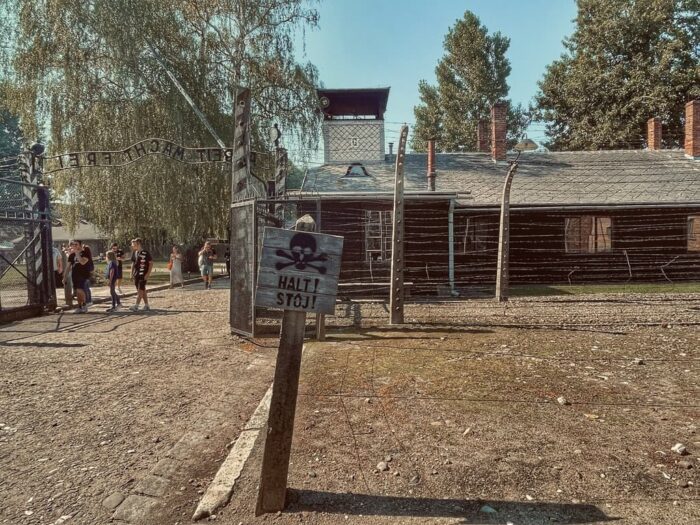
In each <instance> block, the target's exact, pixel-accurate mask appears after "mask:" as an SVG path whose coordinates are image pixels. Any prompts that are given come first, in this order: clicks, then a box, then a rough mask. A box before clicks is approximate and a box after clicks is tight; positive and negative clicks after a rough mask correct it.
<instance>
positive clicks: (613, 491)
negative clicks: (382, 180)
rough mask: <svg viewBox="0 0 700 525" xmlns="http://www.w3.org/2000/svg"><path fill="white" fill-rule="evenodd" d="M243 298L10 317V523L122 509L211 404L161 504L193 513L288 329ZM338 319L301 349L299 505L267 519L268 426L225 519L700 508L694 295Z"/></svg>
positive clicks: (5, 428)
mask: <svg viewBox="0 0 700 525" xmlns="http://www.w3.org/2000/svg"><path fill="white" fill-rule="evenodd" d="M226 285H227V282H225V281H224V282H220V283H218V286H219V287H220V288H223V287H225V286H226ZM227 301H228V294H227V292H226V291H225V290H223V289H220V290H213V291H210V292H205V291H204V290H201V286H200V287H188V288H187V289H185V291H180V290H174V291H165V292H158V293H156V294H154V297H153V301H152V303H153V305H154V306H155V307H156V309H157V311H156V312H154V313H151V314H149V315H143V314H123V315H122V314H119V315H115V316H108V315H106V314H103V313H99V310H98V308H94V309H93V310H92V312H91V313H90V314H88V315H84V316H83V315H62V316H48V317H44V318H40V319H34V320H29V321H26V322H22V323H16V324H13V325H10V326H5V327H2V329H0V423H1V424H2V426H0V472H2V475H1V476H0V493H1V494H2V499H3V501H2V505H0V523H12V524H14V523H18V524H22V523H48V524H53V523H56V520H57V519H58V518H59V517H60V516H63V515H68V514H70V515H71V516H72V517H71V518H70V521H68V522H67V525H71V524H72V523H86V524H88V523H90V524H91V523H106V522H108V521H109V519H110V516H111V512H110V511H108V510H107V509H105V508H104V507H103V506H102V500H103V499H104V498H106V497H107V496H109V495H111V494H113V493H114V492H117V491H121V492H124V493H128V492H129V490H130V489H131V487H133V485H134V484H135V483H137V482H138V480H140V479H142V478H143V477H144V476H146V475H147V473H148V472H149V471H150V470H151V469H152V468H153V466H154V465H155V464H156V463H157V462H158V460H159V459H160V458H162V457H163V456H164V454H165V453H166V451H167V450H168V449H169V448H170V447H172V446H173V444H174V443H175V442H177V441H178V439H179V438H180V437H181V436H182V435H183V434H184V433H185V432H187V431H188V430H189V429H190V428H191V427H192V425H193V424H194V423H196V422H197V421H198V420H199V419H201V418H203V417H205V416H206V414H207V413H210V412H212V411H213V412H216V413H217V414H222V415H224V418H223V423H222V424H221V425H220V426H219V427H218V428H217V429H216V431H215V432H213V433H212V435H211V444H210V445H211V446H209V447H207V450H206V451H199V452H198V453H197V454H198V455H197V456H196V457H195V458H194V460H195V461H194V463H193V465H194V466H192V467H190V468H189V470H187V471H186V472H183V473H182V475H181V479H180V480H179V482H178V483H176V484H175V485H173V487H171V489H170V490H169V491H168V492H167V494H165V496H164V497H163V502H162V505H161V506H159V507H158V509H157V511H156V512H154V513H153V514H152V515H151V517H150V518H149V519H148V520H146V521H144V523H148V524H154V525H160V524H163V525H165V524H170V525H174V524H176V523H179V524H183V523H187V522H190V516H191V515H192V513H193V512H194V509H195V507H196V505H197V502H198V500H199V498H200V497H201V496H200V492H201V491H203V490H204V489H205V488H206V486H207V484H208V483H209V482H210V481H211V479H212V478H213V476H214V474H215V472H216V470H217V468H218V466H219V465H220V464H221V462H222V460H223V458H224V457H225V456H226V454H227V447H226V445H227V444H228V443H229V442H231V441H232V440H234V439H235V438H236V437H237V435H238V433H239V431H240V429H241V426H242V425H243V424H244V423H245V421H246V420H247V419H248V417H249V416H250V414H251V413H252V412H253V410H254V409H255V407H256V406H257V404H258V402H259V400H260V398H261V397H262V395H263V393H264V391H265V390H266V389H267V387H268V385H269V382H270V380H271V377H272V372H273V366H274V354H275V350H276V341H275V340H271V339H267V340H257V341H255V342H252V343H248V342H243V341H241V340H238V339H236V338H234V337H232V336H230V335H229V329H228V324H227V319H228V316H227V304H228V303H227ZM337 314H338V315H337V316H336V317H334V318H329V322H328V324H329V326H330V327H331V328H330V329H329V339H328V341H327V342H325V343H309V344H307V348H306V352H305V354H304V358H303V363H302V378H301V384H300V396H299V401H298V408H297V418H296V425H295V437H294V444H293V449H292V464H291V467H290V475H289V487H290V491H289V507H288V509H287V510H286V511H285V512H284V513H282V514H280V515H269V516H262V517H259V518H255V517H254V516H253V515H252V509H253V508H254V503H255V498H256V484H257V479H258V476H259V472H260V460H261V457H260V456H261V450H262V446H261V445H262V444H261V443H258V444H256V447H255V449H254V452H253V455H252V456H251V459H250V461H249V462H248V464H247V465H246V468H245V469H244V471H243V474H242V476H241V478H240V480H239V482H238V484H237V488H236V491H235V493H234V496H233V498H232V501H231V503H230V504H229V506H228V507H226V508H224V509H223V510H222V511H221V512H220V513H219V514H218V515H217V516H216V520H217V521H218V522H221V523H225V524H236V525H237V524H240V523H244V524H249V523H267V522H274V523H282V524H291V523H300V522H303V523H313V524H320V525H330V524H336V523H357V524H362V525H365V524H366V525H374V524H385V523H386V524H388V523H391V524H394V523H411V524H417V523H430V524H433V523H435V524H438V523H439V524H442V523H450V524H456V523H461V524H467V523H481V524H486V523H500V524H505V523H507V522H511V523H513V524H518V525H524V524H529V525H534V524H543V523H606V522H608V521H613V520H618V521H620V522H621V523H624V524H625V525H627V524H640V525H641V524H652V523H653V524H666V523H668V524H671V523H673V524H685V523H688V524H691V523H697V522H700V503H699V502H700V498H699V497H698V496H699V495H700V494H698V486H699V484H700V476H699V475H698V469H699V468H700V462H698V457H700V436H698V434H697V428H696V425H697V417H698V412H699V410H698V409H699V408H700V405H698V400H699V399H700V396H699V395H698V394H700V389H699V387H698V385H699V382H698V379H699V378H698V362H699V360H700V355H699V354H698V349H699V348H700V329H699V328H698V326H699V325H700V295H699V294H685V295H625V296H615V295H610V296H600V295H597V296H593V297H591V296H586V297H584V298H574V297H554V298H553V297H548V298H541V299H518V300H512V301H511V302H510V303H509V304H508V305H507V306H502V305H498V304H495V303H493V302H492V301H486V300H470V301H463V302H442V303H437V302H436V303H427V304H410V305H407V308H406V320H407V321H408V322H411V323H412V326H411V328H410V329H405V330H396V329H395V328H388V327H386V322H387V317H388V315H387V312H386V306H385V305H383V304H381V303H352V304H348V305H342V306H339V308H338V310H337ZM562 396H563V397H564V398H565V404H561V403H560V402H558V401H557V399H558V398H559V397H562ZM678 442H680V443H683V444H684V445H685V446H686V447H687V449H688V452H689V454H688V455H685V456H681V455H678V454H676V453H674V452H672V451H671V447H673V445H674V444H676V443H678ZM382 462H384V463H385V465H380V463H382ZM491 511H493V512H491Z"/></svg>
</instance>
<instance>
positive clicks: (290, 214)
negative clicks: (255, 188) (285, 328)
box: [229, 198, 320, 337]
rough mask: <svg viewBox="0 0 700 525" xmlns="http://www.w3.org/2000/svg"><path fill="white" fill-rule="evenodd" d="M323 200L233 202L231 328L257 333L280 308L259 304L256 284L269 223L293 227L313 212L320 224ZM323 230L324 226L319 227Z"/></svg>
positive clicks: (240, 333) (246, 333) (267, 325)
mask: <svg viewBox="0 0 700 525" xmlns="http://www.w3.org/2000/svg"><path fill="white" fill-rule="evenodd" d="M319 204H320V203H319V202H318V199H316V198H296V199H277V200H275V199H247V200H242V201H238V202H236V203H234V204H232V205H231V247H230V253H231V299H230V301H231V302H230V310H229V319H230V324H231V332H232V333H234V334H239V335H243V336H245V337H256V336H257V335H259V334H260V332H261V331H262V330H263V328H265V327H267V328H268V329H269V328H270V327H271V326H273V325H271V324H270V323H269V322H268V323H267V324H266V325H265V326H261V324H260V323H259V320H260V319H263V318H264V319H267V320H268V321H269V320H270V319H275V318H276V317H278V316H277V315H276V314H277V313H278V312H276V311H272V310H269V311H268V310H267V309H266V308H260V307H257V308H256V307H255V284H256V280H257V275H258V263H259V258H260V247H261V246H262V236H263V230H264V229H265V226H275V227H277V228H291V227H292V226H293V225H294V223H295V221H296V220H297V218H298V217H299V216H300V215H301V214H304V213H310V214H311V215H312V216H314V219H315V220H316V224H317V227H320V220H319V219H320V214H319ZM319 231H320V229H319Z"/></svg>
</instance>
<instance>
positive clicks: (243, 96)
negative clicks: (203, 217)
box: [231, 89, 253, 202]
mask: <svg viewBox="0 0 700 525" xmlns="http://www.w3.org/2000/svg"><path fill="white" fill-rule="evenodd" d="M233 116H234V121H235V126H236V127H235V128H234V131H233V155H232V158H231V160H232V162H231V164H232V166H231V170H232V171H231V202H236V201H237V200H239V199H241V198H242V197H244V196H246V195H247V194H249V192H250V191H251V190H253V188H252V187H251V180H250V178H251V177H250V90H249V89H238V90H237V92H236V105H235V107H234V109H233Z"/></svg>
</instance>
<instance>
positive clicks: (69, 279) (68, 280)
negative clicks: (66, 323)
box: [62, 245, 73, 308]
mask: <svg viewBox="0 0 700 525" xmlns="http://www.w3.org/2000/svg"><path fill="white" fill-rule="evenodd" d="M62 251H63V255H64V256H65V257H66V264H65V266H64V267H63V295H64V298H65V301H66V305H67V306H68V307H69V308H73V275H72V274H71V267H70V264H69V263H68V262H67V261H68V258H69V257H70V254H71V249H70V245H69V246H66V245H64V246H63V248H62Z"/></svg>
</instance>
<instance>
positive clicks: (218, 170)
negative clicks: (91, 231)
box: [0, 0, 319, 243]
mask: <svg viewBox="0 0 700 525" xmlns="http://www.w3.org/2000/svg"><path fill="white" fill-rule="evenodd" d="M3 9H4V18H3V19H2V21H0V29H6V30H8V31H7V33H6V34H9V35H10V39H11V40H12V41H11V43H10V44H9V45H8V47H7V48H6V51H5V52H2V53H0V60H2V64H0V72H1V73H0V74H1V75H4V77H5V78H6V79H7V80H8V81H9V83H10V92H9V94H8V98H7V100H8V101H9V103H10V105H11V108H10V109H11V110H12V111H13V112H15V113H16V114H18V115H19V116H20V120H21V123H22V126H23V128H24V129H25V131H26V135H27V136H28V137H32V136H34V137H36V136H37V135H38V134H39V132H40V131H42V130H49V131H50V142H49V155H51V154H58V153H63V152H66V151H81V150H82V151H85V150H88V151H89V150H115V149H123V148H125V147H126V146H128V145H131V144H133V143H135V142H138V141H139V140H142V139H144V138H148V137H159V138H164V139H167V140H171V141H173V142H176V143H179V144H183V145H186V146H189V147H207V146H215V143H214V139H213V138H212V137H211V135H210V134H209V133H208V131H207V130H206V128H205V127H204V126H203V125H202V123H201V122H200V120H199V119H198V118H197V116H196V115H195V114H194V112H193V111H192V109H191V108H190V107H189V105H188V104H187V102H186V101H185V100H184V98H183V97H182V95H181V94H180V92H179V91H178V90H177V89H176V88H175V86H174V85H173V83H172V82H171V80H170V79H169V78H168V76H167V74H166V72H165V70H164V68H163V66H162V63H165V64H166V66H167V68H168V69H169V70H170V71H172V73H173V74H174V76H175V77H176V78H177V79H178V80H179V82H180V83H181V84H182V85H183V86H184V88H185V89H186V91H187V92H188V93H189V95H190V96H191V97H192V99H193V100H194V102H195V104H196V105H197V106H198V107H199V108H200V109H201V110H202V112H203V113H204V114H205V115H206V116H207V118H208V120H209V121H210V122H211V124H212V125H213V127H214V129H216V130H217V133H218V135H219V136H220V137H221V138H222V139H223V140H224V142H226V143H227V144H231V143H232V140H233V129H234V122H233V118H232V113H233V101H234V97H235V91H236V86H239V85H240V86H246V87H249V88H250V89H251V95H252V99H253V126H254V127H253V130H252V133H251V141H252V148H253V150H256V151H259V152H261V153H263V154H262V155H259V158H264V157H265V155H264V153H265V152H266V151H267V150H269V148H270V145H269V144H268V143H267V138H266V137H267V130H268V128H269V126H270V125H271V123H272V121H273V120H274V122H277V123H278V124H279V125H280V127H281V128H282V129H283V130H284V132H285V136H287V137H290V138H293V139H294V140H295V141H296V143H299V144H301V145H302V147H303V148H304V149H306V150H312V149H313V148H314V147H315V145H316V141H317V136H318V133H317V132H318V127H319V116H318V113H317V112H316V107H317V97H316V92H315V87H316V85H317V84H318V73H317V71H316V68H315V67H314V66H313V65H312V64H309V63H306V64H303V63H299V62H298V61H297V60H296V58H295V50H294V46H293V38H294V34H295V32H296V31H297V30H300V29H304V28H306V27H315V26H316V25H317V22H318V15H317V13H316V11H315V10H314V9H312V8H310V7H309V6H308V4H307V2H306V0H49V1H46V2H36V1H34V0H9V1H8V3H6V4H5V6H4V7H3ZM2 25H4V26H5V27H1V26H2ZM7 49H9V50H10V51H7ZM161 62H162V63H161ZM260 171H265V170H263V169H262V168H261V170H260ZM230 177H231V166H230V165H225V164H220V165H215V164H211V165H200V166H196V167H193V166H191V165H183V164H179V163H177V162H173V161H169V160H167V159H164V158H163V157H151V158H147V159H145V160H142V161H140V162H137V163H134V164H131V165H129V166H128V167H125V168H119V169H115V168H110V169H97V168H92V169H83V170H80V171H76V170H67V171H63V172H59V173H57V174H56V175H55V176H54V177H52V180H51V184H52V186H53V189H54V190H55V195H57V196H58V197H59V199H60V201H61V202H62V204H61V205H60V212H61V215H62V218H63V220H64V221H65V222H66V223H67V224H68V225H71V224H73V225H74V224H76V223H77V220H78V218H80V217H82V218H85V219H88V220H90V221H92V222H94V223H95V224H96V225H97V226H98V227H99V228H100V229H102V230H103V231H105V232H106V233H108V234H110V235H112V236H114V237H115V238H119V239H124V238H128V237H130V236H137V235H138V236H141V237H146V238H148V239H149V240H150V241H153V242H155V243H157V242H162V241H170V240H172V241H176V242H180V243H186V242H188V241H194V240H198V239H201V238H203V237H226V235H227V231H226V230H227V226H228V220H229V219H228V204H229V202H230Z"/></svg>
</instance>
